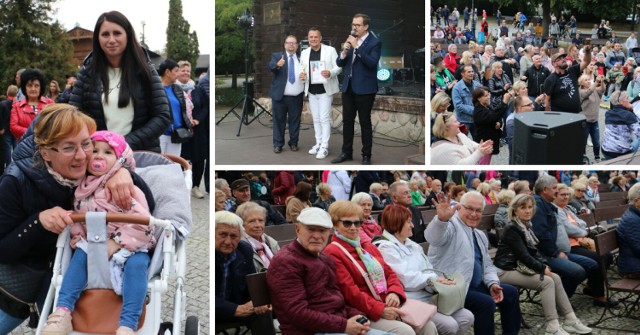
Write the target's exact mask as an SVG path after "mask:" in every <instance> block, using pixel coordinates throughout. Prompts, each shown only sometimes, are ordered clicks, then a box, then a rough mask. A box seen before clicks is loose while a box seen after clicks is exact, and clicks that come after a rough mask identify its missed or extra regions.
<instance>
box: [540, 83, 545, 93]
mask: <svg viewBox="0 0 640 335" xmlns="http://www.w3.org/2000/svg"><path fill="white" fill-rule="evenodd" d="M542 93H544V84H542V85H540V94H542Z"/></svg>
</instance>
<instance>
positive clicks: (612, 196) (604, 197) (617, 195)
mask: <svg viewBox="0 0 640 335" xmlns="http://www.w3.org/2000/svg"><path fill="white" fill-rule="evenodd" d="M618 199H624V200H625V201H626V200H627V192H605V193H601V194H600V201H608V200H618ZM625 203H626V202H625Z"/></svg>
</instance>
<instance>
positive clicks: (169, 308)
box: [10, 185, 211, 335]
mask: <svg viewBox="0 0 640 335" xmlns="http://www.w3.org/2000/svg"><path fill="white" fill-rule="evenodd" d="M201 188H202V190H203V191H204V185H202V186H201ZM191 212H192V215H193V229H192V232H191V236H190V238H189V239H188V242H187V272H186V279H185V286H186V287H185V291H186V294H187V298H186V315H187V316H190V315H195V316H197V317H198V319H199V321H200V324H201V328H200V333H201V334H203V335H208V334H209V333H210V330H209V306H210V299H209V263H210V262H209V246H210V244H211V243H210V239H209V221H210V220H209V218H210V211H209V195H206V196H205V198H204V199H195V198H193V197H192V198H191ZM169 285H170V289H169V292H168V294H167V295H166V296H165V297H164V298H163V299H162V316H163V320H166V321H171V320H172V319H173V297H174V294H173V293H174V292H175V291H172V290H175V278H171V279H170V280H169ZM182 331H184V321H183V325H182ZM10 334H14V335H19V334H20V335H22V334H25V335H27V334H28V335H33V334H35V331H34V330H32V329H30V328H27V327H26V323H25V324H23V326H21V327H19V328H18V329H16V330H15V331H13V332H11V333H10ZM154 335H155V334H154ZM174 335H176V334H174Z"/></svg>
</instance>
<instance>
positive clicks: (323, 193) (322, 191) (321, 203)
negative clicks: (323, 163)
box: [313, 183, 336, 211]
mask: <svg viewBox="0 0 640 335" xmlns="http://www.w3.org/2000/svg"><path fill="white" fill-rule="evenodd" d="M316 189H317V191H318V199H316V202H314V203H313V206H314V207H318V208H322V209H324V210H325V211H327V210H329V206H330V205H331V204H332V203H333V202H334V201H336V198H334V197H333V195H331V186H329V184H327V183H320V184H318V186H317V187H316Z"/></svg>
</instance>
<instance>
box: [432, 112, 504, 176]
mask: <svg viewBox="0 0 640 335" xmlns="http://www.w3.org/2000/svg"><path fill="white" fill-rule="evenodd" d="M460 127H461V124H460V122H458V119H457V118H456V116H455V115H454V114H453V113H448V112H446V113H441V114H438V116H436V120H435V122H434V123H433V129H432V134H433V136H435V137H436V139H437V141H435V142H433V141H432V142H431V164H436V165H456V164H461V165H473V164H479V161H480V159H481V158H482V157H483V156H485V155H490V154H491V153H492V152H493V141H492V140H488V141H480V143H476V142H474V141H472V140H470V139H469V138H468V137H467V136H466V135H464V134H462V133H461V132H460Z"/></svg>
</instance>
